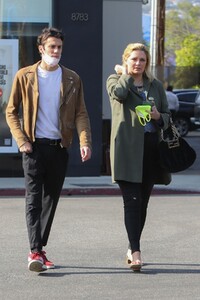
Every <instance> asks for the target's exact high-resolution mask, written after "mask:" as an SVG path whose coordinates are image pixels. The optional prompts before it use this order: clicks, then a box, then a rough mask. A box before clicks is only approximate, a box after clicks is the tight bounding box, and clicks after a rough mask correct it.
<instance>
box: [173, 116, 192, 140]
mask: <svg viewBox="0 0 200 300" xmlns="http://www.w3.org/2000/svg"><path fill="white" fill-rule="evenodd" d="M174 124H175V126H176V128H177V130H178V132H179V134H180V135H181V136H186V135H187V134H188V131H189V121H188V120H187V119H182V118H176V119H175V120H174Z"/></svg>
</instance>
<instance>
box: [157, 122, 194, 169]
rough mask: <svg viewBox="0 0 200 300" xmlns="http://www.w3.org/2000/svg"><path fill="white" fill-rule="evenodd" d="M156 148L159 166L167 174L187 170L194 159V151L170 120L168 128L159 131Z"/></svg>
mask: <svg viewBox="0 0 200 300" xmlns="http://www.w3.org/2000/svg"><path fill="white" fill-rule="evenodd" d="M158 148H159V156H160V165H161V167H162V168H164V169H165V170H166V171H168V172H169V173H176V172H180V171H184V170H186V169H188V168H189V167H190V166H191V165H192V164H193V163H194V161H195V159H196V152H195V150H194V149H193V148H192V147H191V146H190V145H189V144H188V143H187V142H186V140H185V139H183V138H182V137H181V136H180V134H179V133H178V130H177V128H176V126H175V125H174V124H173V121H172V119H171V118H170V124H169V127H168V128H167V129H166V130H161V141H160V142H159V144H158Z"/></svg>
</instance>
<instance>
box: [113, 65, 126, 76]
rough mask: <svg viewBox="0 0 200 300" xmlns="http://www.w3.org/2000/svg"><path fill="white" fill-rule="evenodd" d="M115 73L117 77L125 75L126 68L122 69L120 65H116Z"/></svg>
mask: <svg viewBox="0 0 200 300" xmlns="http://www.w3.org/2000/svg"><path fill="white" fill-rule="evenodd" d="M115 72H116V73H117V74H118V75H121V74H127V72H126V68H124V66H121V65H116V66H115Z"/></svg>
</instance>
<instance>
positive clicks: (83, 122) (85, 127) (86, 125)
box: [75, 78, 92, 149]
mask: <svg viewBox="0 0 200 300" xmlns="http://www.w3.org/2000/svg"><path fill="white" fill-rule="evenodd" d="M79 83H80V84H79V89H78V92H77V101H76V114H75V124H76V129H77V132H78V136H79V142H80V147H83V146H88V147H89V148H90V149H91V148H92V138H91V127H90V120H89V116H88V112H87V109H86V105H85V101H84V93H83V84H82V81H81V79H80V78H79Z"/></svg>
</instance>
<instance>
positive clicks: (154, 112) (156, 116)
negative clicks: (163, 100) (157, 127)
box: [150, 105, 160, 121]
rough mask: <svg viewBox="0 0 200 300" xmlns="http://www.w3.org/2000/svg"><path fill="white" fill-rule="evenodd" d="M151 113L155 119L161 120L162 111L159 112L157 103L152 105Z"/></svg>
mask: <svg viewBox="0 0 200 300" xmlns="http://www.w3.org/2000/svg"><path fill="white" fill-rule="evenodd" d="M150 115H151V118H152V119H153V120H156V121H158V120H160V113H159V111H158V110H157V108H156V106H155V105H154V106H152V109H151V112H150Z"/></svg>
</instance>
